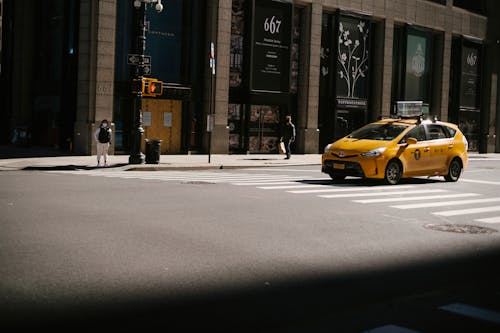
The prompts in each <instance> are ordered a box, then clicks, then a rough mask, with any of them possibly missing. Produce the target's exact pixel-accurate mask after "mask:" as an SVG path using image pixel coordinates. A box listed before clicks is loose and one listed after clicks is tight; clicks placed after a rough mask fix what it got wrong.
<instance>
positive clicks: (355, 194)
mask: <svg viewBox="0 0 500 333" xmlns="http://www.w3.org/2000/svg"><path fill="white" fill-rule="evenodd" d="M440 192H447V191H446V190H415V191H394V192H375V193H373V192H371V193H348V194H327V195H319V197H321V198H327V199H332V198H354V197H368V196H379V195H385V196H388V195H401V194H406V195H411V194H419V193H440Z"/></svg>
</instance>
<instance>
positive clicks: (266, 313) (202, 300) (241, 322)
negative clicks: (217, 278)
mask: <svg viewBox="0 0 500 333" xmlns="http://www.w3.org/2000/svg"><path fill="white" fill-rule="evenodd" d="M499 259H500V246H497V247H495V248H492V249H490V250H489V251H481V252H474V253H468V254H457V255H456V256H453V257H448V258H441V259H439V260H438V259H435V258H434V259H426V260H425V261H422V262H415V263H408V264H398V265H396V264H392V265H390V264H387V266H385V267H377V268H373V269H369V270H363V271H361V270H358V271H353V272H343V273H336V272H330V273H327V272H325V273H324V274H321V275H318V276H314V275H311V276H296V277H293V278H292V279H290V278H288V279H282V280H279V279H275V280H273V282H272V283H270V284H265V283H264V281H263V283H262V285H259V286H254V287H253V288H250V287H240V288H233V289H231V290H226V289H219V290H210V291H204V292H203V291H199V290H198V291H195V292H193V293H192V294H191V295H188V296H185V297H179V296H173V295H171V294H169V293H168V291H166V290H162V289H161V287H158V288H157V289H156V290H155V291H151V290H150V291H149V292H144V293H141V292H140V291H135V292H134V293H133V295H132V294H128V295H116V296H117V297H113V299H95V301H91V302H81V301H78V300H73V299H68V301H67V302H66V304H56V305H55V304H49V305H47V304H41V305H40V304H39V306H33V304H31V303H30V304H24V305H22V306H18V307H17V308H14V307H12V306H11V307H8V305H7V303H5V302H2V303H3V304H0V312H1V313H3V314H4V316H3V317H4V320H2V322H0V327H2V326H4V325H6V324H7V325H8V326H7V328H8V329H12V328H14V329H33V328H36V329H38V330H40V329H41V328H47V329H49V330H50V332H54V331H61V332H62V331H64V332H75V331H88V332H110V331H113V332H153V331H154V332H162V331H165V332H186V331H192V330H196V331H199V332H207V331H216V332H291V331H294V332H297V330H296V329H297V328H298V327H307V324H308V323H314V322H315V321H318V320H320V319H321V318H322V317H324V316H332V315H333V314H335V313H338V314H342V313H344V314H345V313H353V314H356V317H357V318H358V319H359V321H360V322H361V319H362V318H363V315H367V314H363V313H361V312H360V313H358V311H359V308H360V307H363V306H366V305H369V304H377V303H378V302H382V301H384V300H390V299H396V298H398V297H408V296H412V295H418V294H419V293H425V292H433V291H437V290H443V288H444V289H447V288H448V289H449V288H461V287H462V286H465V288H468V287H469V286H476V287H477V286H480V287H481V288H482V289H485V290H488V289H491V290H492V291H494V290H497V289H494V288H496V287H497V285H496V287H495V284H496V283H497V282H498V281H499V275H498V269H496V270H495V269H493V268H495V267H498V263H499V262H500V261H499ZM145 289H146V287H145ZM5 307H8V308H7V309H6V308H5ZM9 324H10V326H9ZM352 324H353V325H354V326H355V325H360V324H359V323H358V324H356V323H352ZM304 325H305V326H304ZM354 326H353V327H354ZM364 329H365V328H363V327H357V328H356V330H354V331H356V332H360V331H363V330H364ZM333 330H334V328H332V327H330V329H329V330H325V331H329V332H330V331H333ZM350 331H351V330H349V332H350ZM5 332H7V330H6V331H5ZM300 332H308V330H307V329H305V330H301V331H300ZM343 332H345V331H343Z"/></svg>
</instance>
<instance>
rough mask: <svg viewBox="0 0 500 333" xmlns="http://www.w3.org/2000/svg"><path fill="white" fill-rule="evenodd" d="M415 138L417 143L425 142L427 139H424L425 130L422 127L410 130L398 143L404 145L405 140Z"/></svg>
mask: <svg viewBox="0 0 500 333" xmlns="http://www.w3.org/2000/svg"><path fill="white" fill-rule="evenodd" d="M408 138H415V139H417V141H425V140H427V138H426V137H425V129H424V126H423V125H418V126H417V127H414V128H412V129H411V130H410V131H409V132H408V133H406V135H405V136H404V137H403V138H402V139H401V141H399V143H406V139H408Z"/></svg>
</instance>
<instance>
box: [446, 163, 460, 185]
mask: <svg viewBox="0 0 500 333" xmlns="http://www.w3.org/2000/svg"><path fill="white" fill-rule="evenodd" d="M461 174H462V163H460V160H459V159H458V158H454V159H453V161H451V163H450V166H449V167H448V174H447V175H446V176H444V179H446V181H447V182H456V181H457V180H458V178H460V175H461Z"/></svg>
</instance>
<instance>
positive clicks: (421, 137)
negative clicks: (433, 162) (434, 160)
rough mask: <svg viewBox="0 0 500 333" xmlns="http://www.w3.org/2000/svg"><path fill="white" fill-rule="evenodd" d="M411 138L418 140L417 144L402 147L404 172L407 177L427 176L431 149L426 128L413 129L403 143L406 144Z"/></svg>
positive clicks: (419, 126)
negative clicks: (407, 139)
mask: <svg viewBox="0 0 500 333" xmlns="http://www.w3.org/2000/svg"><path fill="white" fill-rule="evenodd" d="M410 137H411V138H414V139H417V143H416V144H412V145H405V146H402V149H404V150H403V153H402V154H401V155H402V156H401V157H402V158H401V159H402V160H403V161H404V172H405V174H407V175H418V174H420V173H422V174H425V173H426V172H427V171H428V170H429V161H430V150H431V149H430V144H429V141H427V136H426V132H425V128H424V126H423V125H418V126H416V127H415V128H413V129H412V130H411V131H410V132H408V134H407V135H406V136H405V139H404V140H403V142H401V143H403V144H405V143H406V141H405V140H406V138H410Z"/></svg>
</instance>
